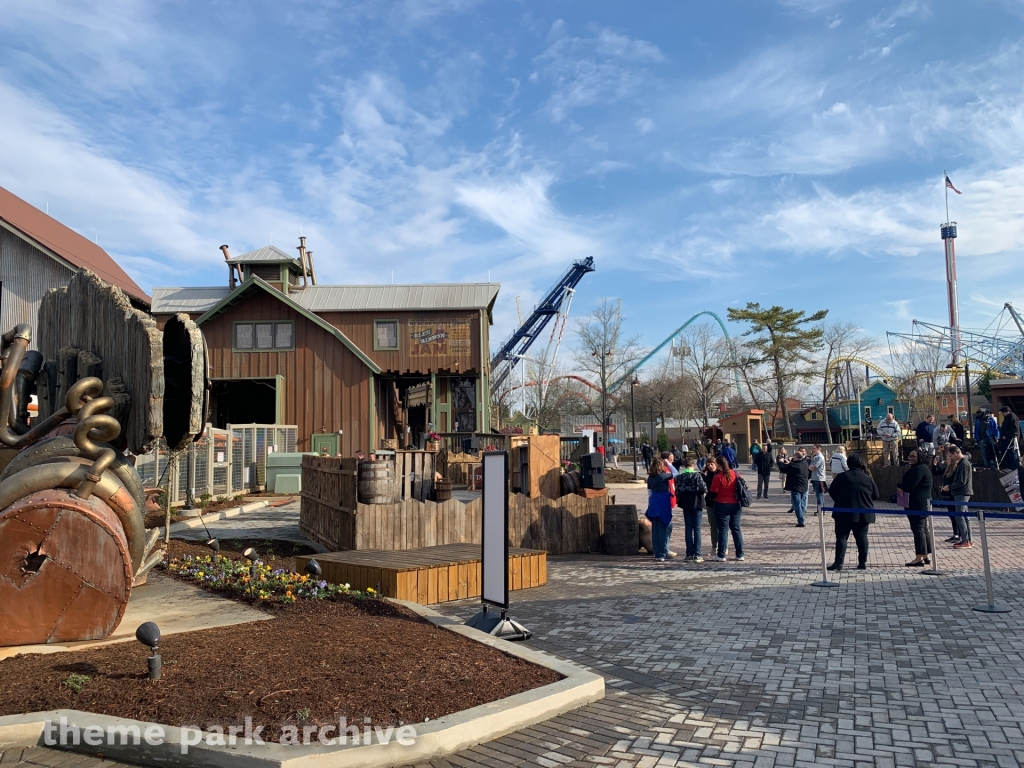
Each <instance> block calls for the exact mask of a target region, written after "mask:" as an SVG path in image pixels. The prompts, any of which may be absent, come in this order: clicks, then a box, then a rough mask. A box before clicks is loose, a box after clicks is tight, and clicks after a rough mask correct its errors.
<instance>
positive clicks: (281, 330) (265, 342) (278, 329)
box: [235, 321, 295, 352]
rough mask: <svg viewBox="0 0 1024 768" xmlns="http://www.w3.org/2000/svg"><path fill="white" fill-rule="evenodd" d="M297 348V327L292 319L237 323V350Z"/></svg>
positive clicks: (264, 350) (265, 350) (269, 350)
mask: <svg viewBox="0 0 1024 768" xmlns="http://www.w3.org/2000/svg"><path fill="white" fill-rule="evenodd" d="M294 348H295V328H294V325H293V323H292V322H291V321H287V322H259V323H255V322H254V323H235V351H236V352H249V351H257V352H259V351H263V352H273V351H282V350H290V349H294Z"/></svg>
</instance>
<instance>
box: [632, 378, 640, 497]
mask: <svg viewBox="0 0 1024 768" xmlns="http://www.w3.org/2000/svg"><path fill="white" fill-rule="evenodd" d="M639 386H640V379H639V378H637V377H635V376H634V377H633V382H632V386H630V388H629V411H630V418H631V419H632V420H633V430H632V431H633V479H634V480H638V479H640V476H639V475H638V474H637V471H636V400H635V398H634V397H633V393H634V392H636V388H637V387H639Z"/></svg>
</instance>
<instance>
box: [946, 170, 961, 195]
mask: <svg viewBox="0 0 1024 768" xmlns="http://www.w3.org/2000/svg"><path fill="white" fill-rule="evenodd" d="M946 186H947V187H948V188H949V189H952V190H953V191H954V192H956V193H957V194H958V195H962V194H963V192H961V191H960V190H959V189H957V188H956V187H954V186H953V182H952V181H950V180H949V175H948V174H947V175H946Z"/></svg>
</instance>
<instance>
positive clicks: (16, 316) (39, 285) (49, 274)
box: [0, 227, 76, 349]
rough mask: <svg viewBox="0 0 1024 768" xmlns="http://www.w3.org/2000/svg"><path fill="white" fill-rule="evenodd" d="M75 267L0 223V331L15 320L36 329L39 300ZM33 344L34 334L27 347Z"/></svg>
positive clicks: (61, 283)
mask: <svg viewBox="0 0 1024 768" xmlns="http://www.w3.org/2000/svg"><path fill="white" fill-rule="evenodd" d="M75 271H76V270H73V269H70V268H69V267H66V266H64V265H63V264H61V263H59V262H58V261H57V260H56V259H54V258H52V257H50V256H48V255H47V254H46V253H44V252H43V251H40V250H39V249H38V248H36V247H35V246H33V245H31V244H29V243H27V242H25V241H24V240H22V239H21V238H20V237H18V236H17V235H15V234H14V233H13V232H10V231H9V230H7V229H6V228H4V227H0V281H2V282H3V291H2V293H0V332H6V331H9V330H11V329H12V328H13V327H14V326H16V325H17V324H18V323H29V324H30V325H31V326H32V328H33V331H36V330H38V329H37V325H38V323H39V318H38V315H39V302H40V301H41V300H42V298H43V294H45V293H46V292H47V291H49V290H50V289H51V288H63V287H64V286H65V285H67V284H68V283H69V282H71V278H72V277H73V276H74V275H75ZM35 348H36V339H35V334H34V335H33V340H32V344H31V349H35Z"/></svg>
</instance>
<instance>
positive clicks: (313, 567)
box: [302, 557, 324, 579]
mask: <svg viewBox="0 0 1024 768" xmlns="http://www.w3.org/2000/svg"><path fill="white" fill-rule="evenodd" d="M302 570H304V571H305V572H306V573H308V574H309V575H310V576H312V577H313V578H314V579H318V578H320V574H321V573H323V572H324V569H323V568H321V567H320V563H318V562H317V561H316V559H315V558H312V557H311V558H309V562H308V563H306V567H305V568H303V569H302Z"/></svg>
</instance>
